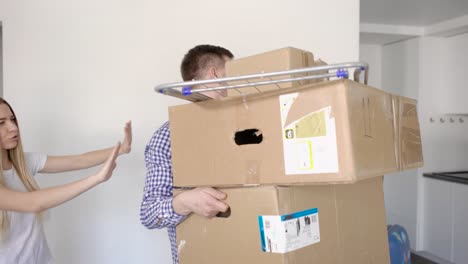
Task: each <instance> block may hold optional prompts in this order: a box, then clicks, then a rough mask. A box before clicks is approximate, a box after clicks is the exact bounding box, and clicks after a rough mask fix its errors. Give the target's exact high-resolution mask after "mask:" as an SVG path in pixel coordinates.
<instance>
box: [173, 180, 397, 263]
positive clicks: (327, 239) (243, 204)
mask: <svg viewBox="0 0 468 264" xmlns="http://www.w3.org/2000/svg"><path fill="white" fill-rule="evenodd" d="M382 179H383V177H376V178H372V179H368V180H364V181H361V182H358V183H355V184H337V185H305V186H252V187H240V188H224V189H220V190H222V191H224V192H225V193H226V194H227V199H226V202H227V203H228V204H229V206H230V210H229V213H228V214H225V215H223V216H222V217H216V218H213V219H207V218H204V217H200V216H197V215H194V214H192V215H191V216H189V217H188V218H187V219H186V220H185V221H183V222H182V223H181V224H179V225H178V226H177V243H178V248H179V263H180V264H199V263H203V264H211V263H213V264H214V263H225V264H228V263H233V264H238V263H255V264H263V263H264V264H305V263H307V264H309V263H320V264H345V263H346V264H353V263H356V264H357V263H359V264H362V263H366V264H367V263H368V264H371V263H375V264H382V263H389V262H390V258H389V252H388V242H387V241H388V240H387V231H386V220H385V208H384V197H383V182H382ZM175 195H177V193H176V194H175Z"/></svg>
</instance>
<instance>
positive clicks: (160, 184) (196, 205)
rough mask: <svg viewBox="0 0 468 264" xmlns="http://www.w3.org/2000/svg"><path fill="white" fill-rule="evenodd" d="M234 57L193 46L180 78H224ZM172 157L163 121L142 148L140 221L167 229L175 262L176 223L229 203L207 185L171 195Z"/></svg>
mask: <svg viewBox="0 0 468 264" xmlns="http://www.w3.org/2000/svg"><path fill="white" fill-rule="evenodd" d="M233 57H234V56H233V55H232V53H231V52H230V51H229V50H227V49H225V48H222V47H218V46H213V45H199V46H196V47H194V48H192V49H191V50H189V51H188V53H187V54H186V55H185V57H184V59H183V61H182V65H181V74H182V77H183V79H184V81H190V80H193V79H199V80H205V79H215V78H218V77H224V75H225V73H224V64H225V62H226V61H228V60H231V59H232V58H233ZM205 95H206V96H209V97H211V98H219V97H222V94H219V93H217V92H208V93H205ZM171 130H172V129H171ZM186 132H187V131H186ZM171 156H172V153H171V142H170V129H169V123H168V122H166V123H165V124H164V125H163V126H162V127H161V128H159V129H158V130H157V131H156V132H155V133H154V135H153V137H152V138H151V140H150V142H149V143H148V145H147V146H146V148H145V163H146V168H147V175H146V183H145V188H144V194H143V201H142V203H141V209H140V220H141V222H142V224H143V225H144V226H146V227H147V228H149V229H153V228H167V229H168V235H169V240H170V242H171V250H172V260H173V263H175V264H177V263H179V260H178V254H177V245H176V233H175V232H176V230H175V228H176V226H177V225H178V224H179V223H180V222H182V221H183V220H184V219H185V217H186V216H187V215H189V214H191V213H195V214H198V215H201V216H203V217H208V218H210V217H213V216H215V215H216V214H217V213H219V212H224V211H226V210H227V209H228V205H227V204H225V203H224V202H223V201H222V200H223V199H225V197H226V194H224V193H223V192H221V191H218V190H216V189H213V188H209V187H204V188H195V189H192V190H189V191H185V192H182V193H180V194H179V195H177V196H176V197H173V179H172V162H171Z"/></svg>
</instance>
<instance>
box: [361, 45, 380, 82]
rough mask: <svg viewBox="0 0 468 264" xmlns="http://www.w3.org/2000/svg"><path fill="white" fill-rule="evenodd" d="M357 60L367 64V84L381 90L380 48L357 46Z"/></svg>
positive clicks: (378, 46)
mask: <svg viewBox="0 0 468 264" xmlns="http://www.w3.org/2000/svg"><path fill="white" fill-rule="evenodd" d="M359 60H360V61H365V62H367V63H368V64H369V80H368V84H369V85H370V86H374V87H376V88H380V89H381V88H382V46H381V45H374V44H361V45H359Z"/></svg>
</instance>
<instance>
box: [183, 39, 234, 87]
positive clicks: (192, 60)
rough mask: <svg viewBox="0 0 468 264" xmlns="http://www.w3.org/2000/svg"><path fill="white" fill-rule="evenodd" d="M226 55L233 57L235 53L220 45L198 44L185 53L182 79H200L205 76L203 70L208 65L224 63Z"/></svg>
mask: <svg viewBox="0 0 468 264" xmlns="http://www.w3.org/2000/svg"><path fill="white" fill-rule="evenodd" d="M224 57H227V58H230V59H232V58H233V57H234V55H233V54H232V53H231V52H230V51H229V50H227V49H225V48H223V47H220V46H213V45H198V46H195V47H193V48H192V49H190V50H189V51H188V52H187V54H185V56H184V59H183V60H182V64H181V65H180V73H181V74H182V79H183V80H184V81H191V80H197V79H200V78H201V77H203V73H204V72H203V71H204V70H206V69H207V68H208V67H211V66H220V65H223V64H224ZM221 63H223V64H221Z"/></svg>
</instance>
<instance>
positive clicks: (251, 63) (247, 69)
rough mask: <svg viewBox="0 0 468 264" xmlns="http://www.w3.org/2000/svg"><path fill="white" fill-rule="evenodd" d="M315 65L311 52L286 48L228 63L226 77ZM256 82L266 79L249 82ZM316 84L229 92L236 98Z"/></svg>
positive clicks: (287, 83)
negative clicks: (236, 96)
mask: <svg viewBox="0 0 468 264" xmlns="http://www.w3.org/2000/svg"><path fill="white" fill-rule="evenodd" d="M318 63H322V62H318ZM313 65H315V62H314V55H313V54H312V53H311V52H308V51H305V50H301V49H297V48H293V47H286V48H281V49H277V50H272V51H268V52H264V53H261V54H256V55H253V56H249V57H244V58H239V59H235V60H232V61H228V62H227V63H226V76H229V77H235V76H240V75H246V74H255V73H265V72H275V71H285V70H292V69H297V68H304V67H310V66H313ZM299 76H304V74H297V75H295V76H291V75H289V76H288V75H283V76H278V77H272V78H271V80H276V79H285V78H291V77H299ZM255 81H265V79H254V80H249V82H250V83H252V82H255ZM312 82H315V80H304V81H297V82H285V83H279V84H269V85H262V86H257V87H248V88H242V89H238V90H228V96H234V95H239V94H241V93H242V94H249V93H256V92H265V91H271V90H277V89H280V88H289V87H293V86H298V85H304V84H308V83H312ZM241 83H246V82H245V81H238V82H230V84H241Z"/></svg>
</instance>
